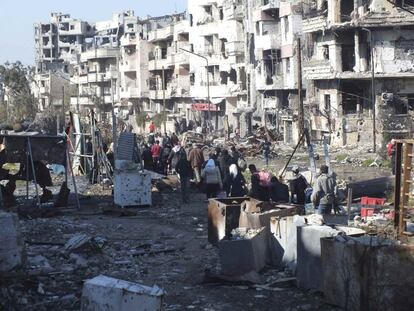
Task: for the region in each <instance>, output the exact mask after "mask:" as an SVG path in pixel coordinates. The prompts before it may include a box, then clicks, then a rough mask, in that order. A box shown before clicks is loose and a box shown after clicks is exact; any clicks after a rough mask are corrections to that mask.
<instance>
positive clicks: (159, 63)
mask: <svg viewBox="0 0 414 311" xmlns="http://www.w3.org/2000/svg"><path fill="white" fill-rule="evenodd" d="M171 62H172V60H171V55H169V56H167V58H165V59H154V60H150V61H149V62H148V70H150V71H154V70H162V68H163V67H164V68H167V66H168V64H171Z"/></svg>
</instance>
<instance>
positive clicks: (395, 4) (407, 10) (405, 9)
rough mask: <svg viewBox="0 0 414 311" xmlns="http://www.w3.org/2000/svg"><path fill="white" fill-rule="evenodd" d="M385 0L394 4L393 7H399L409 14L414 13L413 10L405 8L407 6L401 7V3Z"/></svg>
mask: <svg viewBox="0 0 414 311" xmlns="http://www.w3.org/2000/svg"><path fill="white" fill-rule="evenodd" d="M387 2H388V3H391V4H392V5H394V6H395V7H397V8H400V9H401V10H403V11H405V12H408V13H410V14H412V15H414V12H413V11H411V10H409V9H407V8H405V7H403V6H402V5H397V3H396V2H395V1H391V0H387Z"/></svg>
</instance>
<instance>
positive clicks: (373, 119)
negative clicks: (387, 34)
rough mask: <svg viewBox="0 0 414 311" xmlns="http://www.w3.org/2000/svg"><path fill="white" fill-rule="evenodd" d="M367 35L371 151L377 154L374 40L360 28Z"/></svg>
mask: <svg viewBox="0 0 414 311" xmlns="http://www.w3.org/2000/svg"><path fill="white" fill-rule="evenodd" d="M362 30H363V31H366V32H368V33H369V42H370V49H371V101H372V143H373V146H372V149H373V151H374V153H376V152H377V129H376V107H375V64H374V38H373V34H372V31H371V30H370V29H368V28H362Z"/></svg>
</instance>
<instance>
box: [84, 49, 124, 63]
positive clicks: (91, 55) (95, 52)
mask: <svg viewBox="0 0 414 311" xmlns="http://www.w3.org/2000/svg"><path fill="white" fill-rule="evenodd" d="M118 55H119V49H117V48H98V49H92V50H89V51H86V52H84V53H82V54H81V61H82V62H87V61H88V60H91V59H98V58H117V57H118Z"/></svg>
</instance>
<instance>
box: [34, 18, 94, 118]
mask: <svg viewBox="0 0 414 311" xmlns="http://www.w3.org/2000/svg"><path fill="white" fill-rule="evenodd" d="M92 36H93V27H92V26H91V25H90V24H89V23H87V22H84V21H81V20H78V19H74V18H72V17H71V16H70V15H69V14H62V13H51V16H50V20H49V22H48V23H36V24H35V25H34V40H35V67H36V71H35V76H34V81H35V83H34V84H33V93H34V95H35V98H37V99H38V105H39V110H41V111H43V110H44V109H47V108H48V107H49V106H51V105H52V106H53V105H55V106H59V105H61V104H62V97H61V96H60V94H61V92H62V91H61V88H62V87H65V88H66V90H67V91H69V90H70V83H69V78H70V76H69V72H70V65H71V64H76V63H77V62H78V61H79V55H80V53H81V52H83V51H84V50H85V43H86V42H87V41H88V39H90V38H91V37H92Z"/></svg>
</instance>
